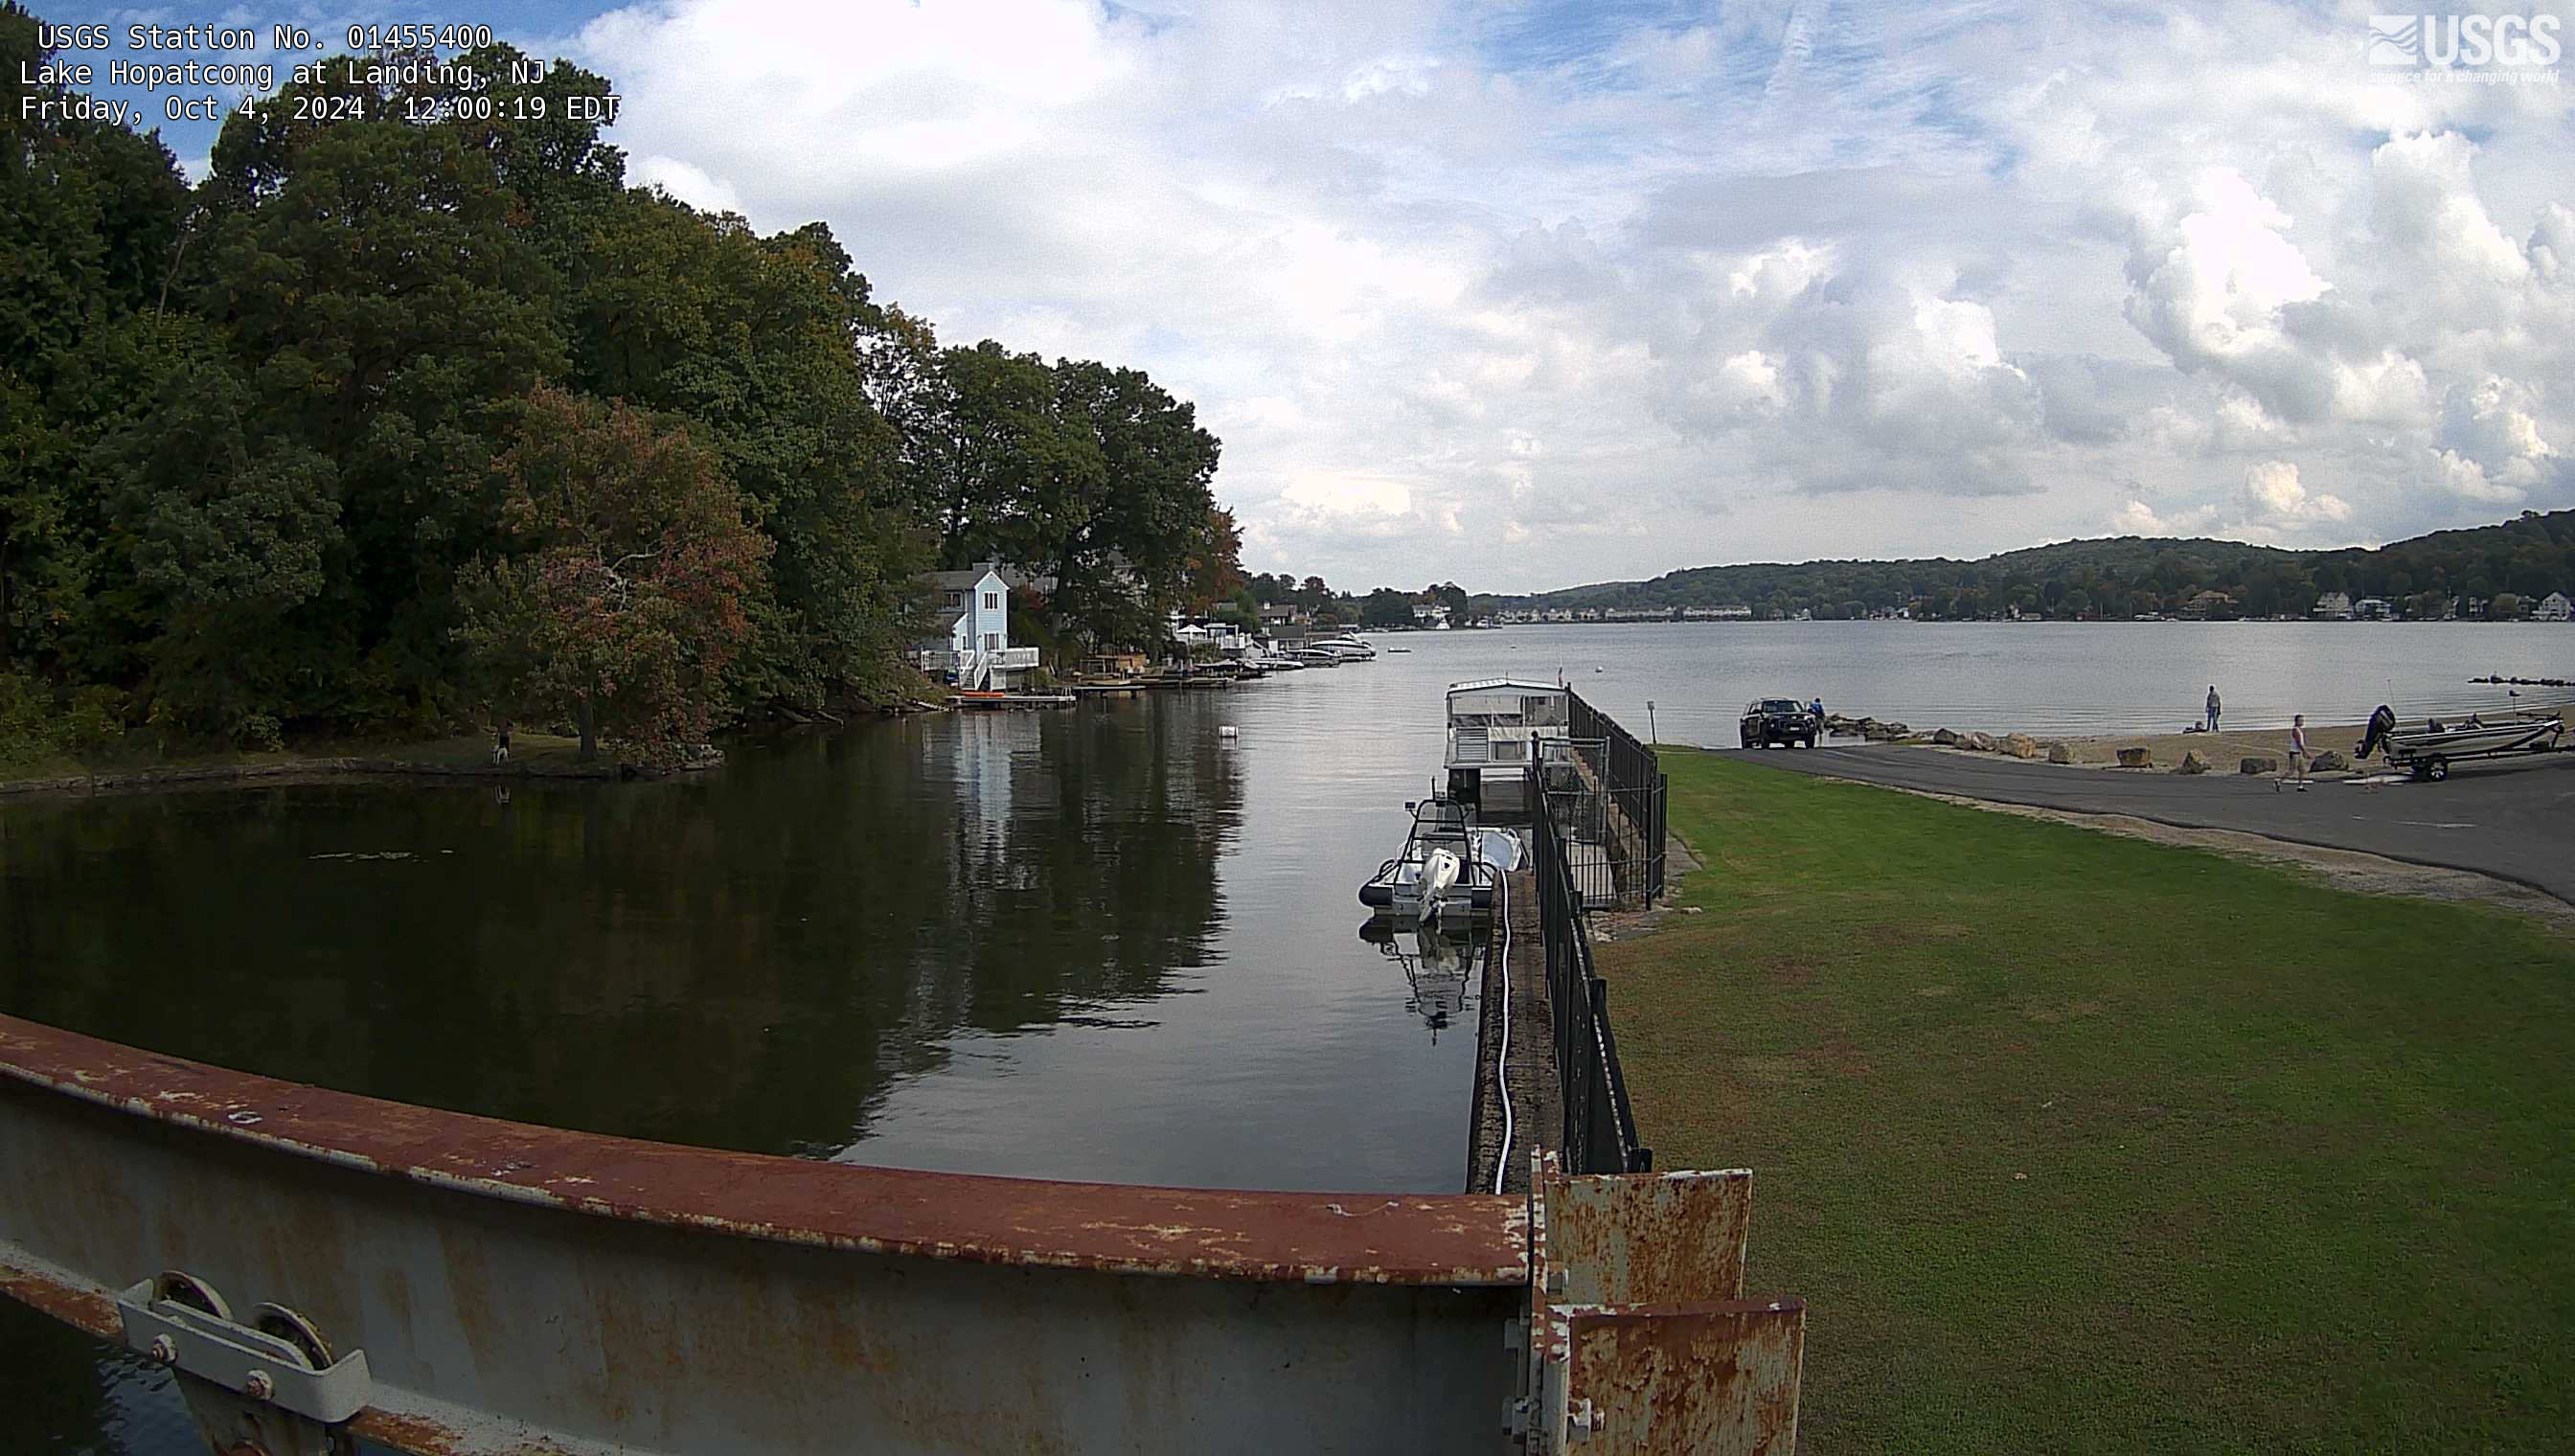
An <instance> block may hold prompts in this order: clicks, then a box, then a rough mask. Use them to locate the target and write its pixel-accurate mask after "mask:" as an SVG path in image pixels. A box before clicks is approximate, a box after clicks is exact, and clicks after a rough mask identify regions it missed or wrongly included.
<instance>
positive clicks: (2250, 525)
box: [38, 0, 2575, 592]
mask: <svg viewBox="0 0 2575 1456" xmlns="http://www.w3.org/2000/svg"><path fill="white" fill-rule="evenodd" d="M2370 3H2378V4H2384V3H2387V0H2370ZM38 10H39V14H40V15H42V16H43V17H44V18H46V19H48V20H53V21H64V22H79V21H91V20H100V21H108V22H110V23H112V24H114V25H116V26H117V27H119V31H118V39H119V40H120V42H121V40H122V27H123V26H124V25H126V24H130V23H134V22H138V21H140V22H155V21H157V22H158V23H161V24H164V25H176V24H183V23H189V22H194V23H198V24H208V23H223V24H239V25H255V26H258V27H262V28H265V27H267V26H270V25H272V24H275V23H278V22H282V21H293V22H300V23H303V24H306V25H308V26H309V27H310V28H311V29H312V30H313V31H314V32H315V33H316V35H317V37H319V38H329V37H332V36H334V35H336V34H338V33H339V32H341V31H343V30H345V27H346V25H347V23H348V21H349V20H351V19H359V20H379V19H382V18H383V17H381V16H378V15H372V14H363V15H352V14H350V13H349V12H348V11H347V10H346V8H345V7H340V8H334V7H332V6H318V7H317V6H309V5H303V4H297V3H283V4H273V5H265V6H235V7H230V8H217V7H211V6H210V7H205V8H201V9H197V10H188V9H184V8H161V7H153V8H143V9H135V8H130V7H118V6H99V5H78V4H74V5H62V4H56V5H51V6H46V5H41V4H40V5H39V7H38ZM2465 13H2467V12H2464V11H2462V12H2457V13H2455V14H2451V15H2445V16H2432V17H2429V19H2428V21H2425V22H2420V23H2418V24H2417V25H2415V26H2413V27H2411V28H2406V27H2390V28H2389V31H2388V33H2387V34H2386V35H2384V36H2382V37H2380V38H2379V39H2378V40H2377V41H2376V43H2374V42H2373V15H2372V13H2371V12H2370V11H2369V10H2368V8H2367V5H2365V4H2364V5H2320V4H2298V5H2268V4H2257V3H2228V4H2211V5H2195V4H2187V3H2175V4H2156V5H2126V4H2116V3H2114V4H2109V5H2102V6H2073V5H2064V4H2049V3H2033V4H2026V5H2023V4H2010V3H1999V0H1996V3H1986V0H1965V3H1925V4H1873V5H1863V4H1851V3H1827V0H1760V3H1749V4H1702V5H1680V4H1666V3H1659V0H1592V3H1570V0H1523V3H1512V0H1478V3H1441V0H1296V3H1293V4H1279V5H1255V4H1237V3H1230V0H1204V3H1201V0H1141V3H1139V4H1136V5H1132V6H1131V5H1124V4H1107V5H1104V4H1100V3H1089V0H974V3H960V0H917V3H915V0H808V3H796V0H652V3H644V4H635V5H626V6H613V7H603V6H600V5H597V4H577V3H563V0H546V3H523V4H491V5H487V6H485V7H484V8H483V9H481V10H479V11H468V10H466V9H462V8H460V9H457V10H455V11H454V12H453V13H442V14H438V15H433V16H423V17H420V18H424V19H431V20H438V21H460V22H473V23H481V24H488V25H490V26H491V27H492V28H493V30H494V31H496V32H497V33H498V34H499V35H500V36H501V37H502V38H503V39H506V40H510V41H512V42H513V43H515V44H518V45H520V46H521V47H522V48H523V49H526V50H528V51H530V52H532V53H534V54H538V55H544V56H559V57H563V58H565V59H569V60H572V61H575V62H577V63H579V64H581V65H583V66H585V67H588V68H590V69H592V70H594V71H598V72H600V73H602V74H604V75H606V76H607V77H609V78H610V80H611V81H612V82H613V83H614V86H615V89H616V91H617V92H618V94H619V95H620V97H621V98H622V107H621V110H620V114H619V120H618V122H617V124H616V125H615V127H614V128H612V129H611V131H610V133H609V139H610V140H611V141H612V142H614V143H615V144H616V145H618V146H620V147H622V148H624V149H625V150H626V152H627V154H628V177H629V180H630V181H632V182H636V183H639V184H650V185H655V186H659V187H662V188H665V189H667V190H668V191H670V192H671V193H673V194H674V195H676V196H678V197H679V198H681V199H683V200H685V201H687V202H690V203H692V204H695V205H698V206H701V207H706V208H710V209H719V210H726V211H735V212H740V213H742V214H744V215H745V216H747V217H748V218H749V219H750V221H751V222H752V224H753V225H754V226H756V227H758V228H759V229H761V230H762V231H764V232H767V231H777V230H781V229H788V228H793V227H797V226H800V225H802V224H804V223H806V222H809V221H811V220H814V219H818V218H819V219H821V220H823V221H825V222H827V223H829V224H830V225H831V227H832V229H833V231H834V233H835V234H836V235H838V236H839V238H840V239H841V240H842V242H843V244H844V245H845V246H846V247H847V248H848V249H849V250H850V252H851V254H852V255H853V256H854V257H855V258H856V259H857V260H858V264H859V267H860V269H861V270H862V271H863V272H865V273H866V274H867V275H868V277H869V279H870V281H871V283H872V285H873V286H874V289H875V291H876V295H877V297H878V298H879V299H881V300H886V301H891V302H895V303H899V304H901V305H902V306H903V307H904V308H906V309H907V310H909V311H912V312H914V313H918V314H921V315H924V316H926V317H928V318H929V319H930V320H932V321H933V322H934V323H935V324H936V325H937V326H938V328H939V331H940V337H941V338H942V340H943V341H944V342H948V343H973V342H975V341H977V340H979V339H984V338H994V339H999V340H1000V341H1002V342H1003V343H1004V344H1005V345H1007V346H1009V347H1010V348H1012V349H1014V350H1019V351H1036V352H1039V353H1042V354H1045V355H1046V356H1048V357H1050V358H1054V357H1074V358H1095V359H1102V360H1107V361H1109V362H1111V363H1114V364H1120V365H1132V366H1135V367H1139V368H1142V369H1144V370H1146V371H1147V372H1149V373H1150V374H1152V375H1153V376H1154V378H1155V379H1156V380H1158V381H1159V382H1161V383H1162V384H1163V385H1165V387H1167V388H1168V389H1170V390H1171V391H1172V392H1173V393H1175V394H1176V395H1179V396H1180V397H1182V398H1184V399H1187V400H1190V401H1192V402H1194V404H1195V405H1196V407H1197V410H1198V413H1199V419H1200V422H1201V423H1202V424H1203V425H1205V426H1206V427H1208V428H1209V429H1211V430H1212V431H1214V432H1215V433H1216V434H1217V435H1218V436H1219V437H1220V438H1221V439H1222V440H1223V442H1224V463H1223V465H1222V467H1221V469H1220V471H1219V474H1218V478H1217V482H1216V491H1217V496H1218V499H1219V501H1220V503H1221V504H1223V505H1225V506H1227V507H1229V508H1230V509H1232V510H1233V511H1234V513H1235V515H1236V517H1237V518H1238V520H1239V521H1240V523H1241V525H1242V527H1243V533H1244V558H1245V565H1246V566H1247V568H1249V569H1251V570H1255V571H1287V572H1292V573H1294V574H1296V575H1298V576H1300V577H1301V576H1305V575H1309V574H1319V575H1321V576H1323V577H1325V578H1326V579H1327V580H1329V581H1331V582H1332V583H1333V584H1334V585H1335V586H1341V587H1345V588H1359V589H1362V590H1363V589H1364V588H1366V587H1368V586H1373V585H1378V584H1393V585H1401V586H1406V587H1412V586H1418V585H1420V584H1423V583H1426V582H1431V581H1455V582H1458V583H1460V584H1462V585H1464V586H1466V587H1467V588H1468V589H1469V590H1473V591H1488V592H1525V591H1538V590H1546V589H1550V588H1556V587H1564V586H1571V585H1576V584H1579V583H1585V582H1593V581H1602V580H1612V579H1628V578H1639V577H1647V576H1652V575H1654V574H1657V573H1660V572H1664V571H1669V570H1673V569H1677V568H1682V567H1690V566H1701V565H1709V564H1716V563H1728V562H1745V561H1781V560H1787V561H1796V560H1807V559H1813V558H1825V557H1858V558H1877V557H1899V556H1901V557H1911V556H1933V555H1945V556H1953V557H1954V556H1981V555H1984V554H1987V553H1990V552H1995V551H2003V550H2010V549H2013V548H2017V547H2023V546H2030V545H2035V544H2038V543H2041V542H2048V541H2061V540H2068V539H2073V538H2080V537H2096V536H2108V535H2148V536H2153V535H2206V536H2219V537H2225V538H2230V539H2234V540H2239V541H2249V542H2259V543H2265V544H2272V545H2281V546H2296V547H2335V546H2348V545H2374V544H2377V543H2380V542H2384V541H2389V540H2396V539H2401V538H2403V537H2407V536H2412V535H2416V534H2419V533H2421V532H2424V531H2429V530H2437V529H2442V528H2445V527H2456V526H2468V525H2478V524H2483V523H2487V522H2492V521H2496V520H2502V519H2506V518H2509V517H2511V516H2513V515H2515V514H2517V513H2518V512H2520V511H2523V510H2552V509H2563V508H2566V507H2569V506H2575V463H2570V456H2575V160H2570V159H2575V78H2570V76H2569V74H2568V73H2575V56H2566V55H2564V54H2563V52H2564V51H2566V50H2567V49H2570V48H2575V34H2569V33H2568V31H2569V30H2570V29H2575V7H2570V9H2569V11H2568V12H2567V14H2566V20H2567V21H2568V22H2569V23H2570V24H2568V25H2565V26H2561V25H2560V24H2559V23H2558V18H2557V16H2556V15H2554V14H2550V13H2547V12H2538V11H2502V10H2493V9H2489V10H2488V11H2487V12H2486V17H2485V18H2484V19H2481V20H2479V21H2476V22H2473V23H2470V24H2469V25H2468V26H2467V27H2466V29H2467V31H2468V33H2469V34H2468V37H2467V38H2466V39H2465V40H2464V41H2462V40H2459V39H2456V37H2457V32H2458V24H2459V22H2458V18H2457V16H2458V15H2460V14H2465ZM2542 15H2545V16H2546V19H2545V20H2544V21H2541V20H2538V19H2535V18H2534V17H2538V16H2542ZM2497 16H2504V17H2510V22H2509V23H2505V24H2501V25H2497V24H2496V23H2495V21H2494V17H2497ZM2378 19H2380V20H2382V21H2383V20H2384V19H2385V18H2384V17H2378ZM2480 36H2497V37H2501V38H2503V40H2504V42H2505V43H2504V44H2502V45H2500V46H2482V47H2480V46H2479V45H2477V44H2476V43H2475V42H2476V40H2477V39H2478V38H2479V37H2480ZM110 55H116V56H129V57H130V53H128V52H126V51H125V50H124V49H123V48H122V46H121V44H120V45H119V46H118V48H117V49H115V50H113V51H109V52H103V53H99V55H98V56H97V57H94V58H95V59H104V58H105V57H106V56H110ZM2443 56H2447V57H2449V58H2450V60H2449V63H2448V64H2440V63H2439V58H2440V57H2443ZM171 58H173V57H172V56H169V55H164V56H161V57H156V59H164V60H167V59H171ZM99 89H100V90H101V91H102V94H106V93H105V88H99ZM161 125H162V130H163V136H164V140H165V141H167V142H168V143H169V145H170V146H171V148H172V150H173V151H174V152H175V153H176V154H177V155H178V156H179V157H180V159H181V161H182V162H183V164H185V165H188V166H190V167H191V168H194V169H199V170H201V169H202V167H203V159H204V156H205V153H206V151H207V149H208V148H209V147H210V146H211V144H212V140H213V133H214V128H213V126H212V125H211V124H207V123H193V122H170V121H163V122H161Z"/></svg>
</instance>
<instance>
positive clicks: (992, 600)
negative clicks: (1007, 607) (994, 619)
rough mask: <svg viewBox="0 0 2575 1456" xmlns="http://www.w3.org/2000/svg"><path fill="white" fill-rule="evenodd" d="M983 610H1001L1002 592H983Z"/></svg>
mask: <svg viewBox="0 0 2575 1456" xmlns="http://www.w3.org/2000/svg"><path fill="white" fill-rule="evenodd" d="M984 610H985V611H987V612H999V611H1001V610H1002V594H1001V593H999V592H987V593H985V594H984Z"/></svg>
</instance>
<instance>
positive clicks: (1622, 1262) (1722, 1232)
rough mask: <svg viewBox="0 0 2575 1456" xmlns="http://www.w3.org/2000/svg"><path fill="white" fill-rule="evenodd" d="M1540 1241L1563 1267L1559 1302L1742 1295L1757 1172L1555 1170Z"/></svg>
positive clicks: (1548, 1257) (1552, 1262) (1548, 1258)
mask: <svg viewBox="0 0 2575 1456" xmlns="http://www.w3.org/2000/svg"><path fill="white" fill-rule="evenodd" d="M1545 1198H1546V1220H1545V1227H1544V1232H1543V1242H1542V1245H1541V1247H1542V1249H1543V1253H1544V1261H1545V1263H1546V1265H1547V1266H1548V1267H1549V1268H1551V1269H1562V1270H1565V1271H1566V1281H1567V1282H1566V1287H1565V1289H1564V1290H1563V1291H1562V1292H1561V1293H1559V1294H1557V1295H1555V1296H1554V1302H1555V1303H1557V1304H1627V1303H1634V1302H1646V1301H1651V1302H1654V1303H1659V1304H1676V1303H1685V1302H1690V1301H1699V1300H1711V1299H1739V1298H1741V1297H1742V1295H1743V1259H1744V1251H1745V1247H1746V1243H1747V1240H1748V1238H1749V1235H1750V1233H1751V1228H1752V1174H1751V1173H1749V1172H1747V1171H1745V1170H1743V1169H1740V1168H1737V1169H1732V1170H1728V1171H1724V1172H1707V1173H1666V1174H1662V1175H1659V1176H1656V1177H1650V1178H1613V1177H1571V1176H1564V1175H1554V1176H1550V1177H1549V1178H1547V1180H1546V1183H1545Z"/></svg>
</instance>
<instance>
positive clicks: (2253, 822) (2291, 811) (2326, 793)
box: [1718, 744, 2575, 902]
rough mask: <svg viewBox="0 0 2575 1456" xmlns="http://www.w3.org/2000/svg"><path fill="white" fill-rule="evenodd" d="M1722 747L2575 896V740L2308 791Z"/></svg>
mask: <svg viewBox="0 0 2575 1456" xmlns="http://www.w3.org/2000/svg"><path fill="white" fill-rule="evenodd" d="M1718 751H1721V752H1727V753H1731V754H1734V755H1735V756H1738V757H1740V758H1742V759H1743V760H1744V761H1746V762H1750V763H1761V764H1766V765H1768V766H1770V767H1774V768H1785V769H1791V770H1794V771H1797V772H1804V773H1828V774H1832V775H1834V776H1836V777H1842V778H1858V779H1863V780H1866V781H1867V782H1870V783H1885V784H1892V785H1894V786H1896V787H1900V788H1920V789H1928V790H1930V791H1932V792H1934V793H1954V794H1958V795H1960V796H1961V797H1966V798H1989V799H1996V800H1999V801H2001V802H2004V803H2027V804H2036V805H2039V806H2041V807H2044V808H2061V809H2073V810H2078V811H2081V812H2086V813H2118V814H2132V815H2134V816H2136V817H2138V818H2142V819H2153V820H2155V821H2157V822H2159V823H2167V824H2180V825H2186V826H2188V827H2191V828H2208V829H2241V830H2245V831H2247V832H2251V833H2256V834H2268V835H2270V836H2271V837H2273V838H2278V839H2295V840H2298V841H2301V842H2304V843H2309V844H2329V845H2332V846H2333V847H2335V848H2340V849H2363V850H2367V851H2368V852H2370V853H2373V854H2384V855H2386V856H2388V857H2389V858H2391V859H2406V860H2412V861H2413V862H2415V863H2418V864H2439V865H2445V866H2448V867H2450V868H2453V869H2474V870H2477V871H2480V872H2482V873H2486V874H2491V875H2494V876H2496V877H2498V878H2502V879H2510V880H2515V881H2518V882H2520V883H2522V884H2527V885H2531V886H2533V887H2535V888H2539V889H2544V890H2546V891H2548V892H2549V893H2550V894H2553V895H2555V896H2557V897H2558V898H2559V899H2563V900H2567V901H2570V902H2575V752H2564V753H2551V754H2548V755H2545V756H2540V757H2529V758H2498V759H2493V760H2491V761H2487V762H2477V763H2457V764H2453V765H2452V766H2451V768H2450V778H2449V781H2448V782H2446V783H2417V782H2414V781H2413V780H2411V779H2407V778H2399V779H2396V780H2395V781H2392V782H2384V781H2382V782H2369V781H2362V780H2338V781H2332V782H2327V781H2324V780H2318V781H2317V782H2316V784H2315V786H2314V787H2313V788H2311V789H2309V790H2308V791H2307V792H2305V793H2297V792H2294V791H2292V792H2277V791H2274V790H2273V788H2272V786H2271V780H2269V779H2267V778H2247V777H2243V776H2241V775H2238V774H2233V773H2210V774H2206V775H2194V776H2190V777H2184V776H2182V775H2180V774H2177V773H2122V772H2119V771H2118V770H2116V769H2109V768H2066V767H2059V766H2056V765H2054V764H2050V763H2031V762H2026V761H2023V760H2021V759H2018V758H2007V757H2001V756H1997V755H1988V754H1982V753H1977V754H1968V753H1944V752H1939V751H1936V750H1932V749H1927V748H1901V747H1894V746H1890V745H1886V744H1877V745H1872V746H1868V747H1848V748H1785V749H1782V748H1770V749H1731V748H1729V749H1719V750H1718Z"/></svg>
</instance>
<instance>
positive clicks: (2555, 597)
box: [2530, 592, 2575, 622]
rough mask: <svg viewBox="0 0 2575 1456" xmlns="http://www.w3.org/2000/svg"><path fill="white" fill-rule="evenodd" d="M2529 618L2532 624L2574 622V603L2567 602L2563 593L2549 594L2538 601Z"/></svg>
mask: <svg viewBox="0 0 2575 1456" xmlns="http://www.w3.org/2000/svg"><path fill="white" fill-rule="evenodd" d="M2530 618H2531V621H2533V622H2575V602H2569V601H2567V600H2566V594H2565V593H2563V592H2551V593H2549V594H2548V595H2547V596H2546V597H2543V598H2541V599H2540V602H2539V606H2538V607H2536V608H2534V609H2532V611H2531V614H2530Z"/></svg>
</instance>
